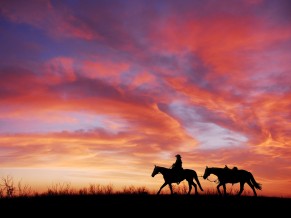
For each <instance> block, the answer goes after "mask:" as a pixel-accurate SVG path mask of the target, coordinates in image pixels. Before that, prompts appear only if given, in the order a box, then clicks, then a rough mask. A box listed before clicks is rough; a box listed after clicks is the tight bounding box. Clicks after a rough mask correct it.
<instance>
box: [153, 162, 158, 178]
mask: <svg viewBox="0 0 291 218" xmlns="http://www.w3.org/2000/svg"><path fill="white" fill-rule="evenodd" d="M158 169H159V168H158V167H157V166H156V165H155V167H154V170H153V172H152V177H154V176H155V175H157V174H158V173H159V170H158Z"/></svg>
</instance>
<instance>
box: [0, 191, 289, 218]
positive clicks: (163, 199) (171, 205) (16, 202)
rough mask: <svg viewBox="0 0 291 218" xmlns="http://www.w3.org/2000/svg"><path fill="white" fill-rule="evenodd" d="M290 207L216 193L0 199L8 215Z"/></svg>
mask: <svg viewBox="0 0 291 218" xmlns="http://www.w3.org/2000/svg"><path fill="white" fill-rule="evenodd" d="M290 208H291V198H277V197H253V196H240V197H238V196H227V197H221V196H218V195H199V196H196V195H181V194H174V195H169V194H168V195H166V194H163V195H154V194H129V195H126V194H110V195H59V196H34V197H15V198H2V199H0V211H1V213H2V214H8V215H9V216H13V215H20V216H21V217H26V216H29V217H34V216H37V217H42V216H46V217H49V216H53V217H57V216H59V215H66V217H68V216H74V217H75V216H76V215H82V217H85V216H90V217H98V216H107V215H109V216H110V215H112V216H113V215H114V216H127V217H128V216H130V217H145V216H148V217H157V216H161V217H165V216H168V217H171V216H172V215H175V216H176V215H178V216H179V217H181V216H182V215H187V216H189V214H190V217H197V216H198V215H199V214H200V215H201V216H202V217H210V216H211V217H212V216H216V217H217V216H219V217H220V216H223V217H241V215H244V214H245V215H246V217H254V215H256V216H258V217H260V216H261V215H265V214H266V216H267V215H268V216H269V215H272V214H274V215H276V217H279V216H280V215H284V216H285V214H286V212H287V213H288V212H289V211H290Z"/></svg>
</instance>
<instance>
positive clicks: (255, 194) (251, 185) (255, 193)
mask: <svg viewBox="0 0 291 218" xmlns="http://www.w3.org/2000/svg"><path fill="white" fill-rule="evenodd" d="M247 183H248V185H249V186H250V187H251V188H252V190H253V192H254V196H257V192H256V189H255V187H254V185H253V184H252V183H251V182H250V181H247Z"/></svg>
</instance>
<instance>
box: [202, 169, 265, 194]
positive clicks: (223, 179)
mask: <svg viewBox="0 0 291 218" xmlns="http://www.w3.org/2000/svg"><path fill="white" fill-rule="evenodd" d="M210 174H213V175H215V176H217V179H218V181H219V182H218V185H217V187H216V188H217V191H218V193H219V195H222V194H221V192H220V189H219V188H220V186H222V187H223V191H224V195H226V183H232V184H234V183H240V190H239V192H238V194H237V195H238V196H240V195H241V193H242V192H243V190H244V185H245V183H247V184H248V185H249V186H250V187H251V189H252V190H253V192H254V196H257V193H256V189H258V190H261V189H262V185H261V184H260V183H257V182H256V180H255V178H254V176H253V174H252V173H250V172H248V171H246V170H239V169H237V168H236V169H229V168H227V167H225V168H218V167H207V166H206V169H205V172H204V175H203V179H207V177H208V176H209V175H210Z"/></svg>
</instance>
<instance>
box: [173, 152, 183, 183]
mask: <svg viewBox="0 0 291 218" xmlns="http://www.w3.org/2000/svg"><path fill="white" fill-rule="evenodd" d="M175 157H176V162H175V163H173V164H172V167H171V168H172V170H174V173H175V174H176V175H177V177H178V178H181V177H182V175H181V174H182V172H183V167H182V159H181V158H182V157H181V155H180V154H177V155H176V156H175ZM179 180H180V179H179ZM179 183H180V182H177V184H179Z"/></svg>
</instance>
